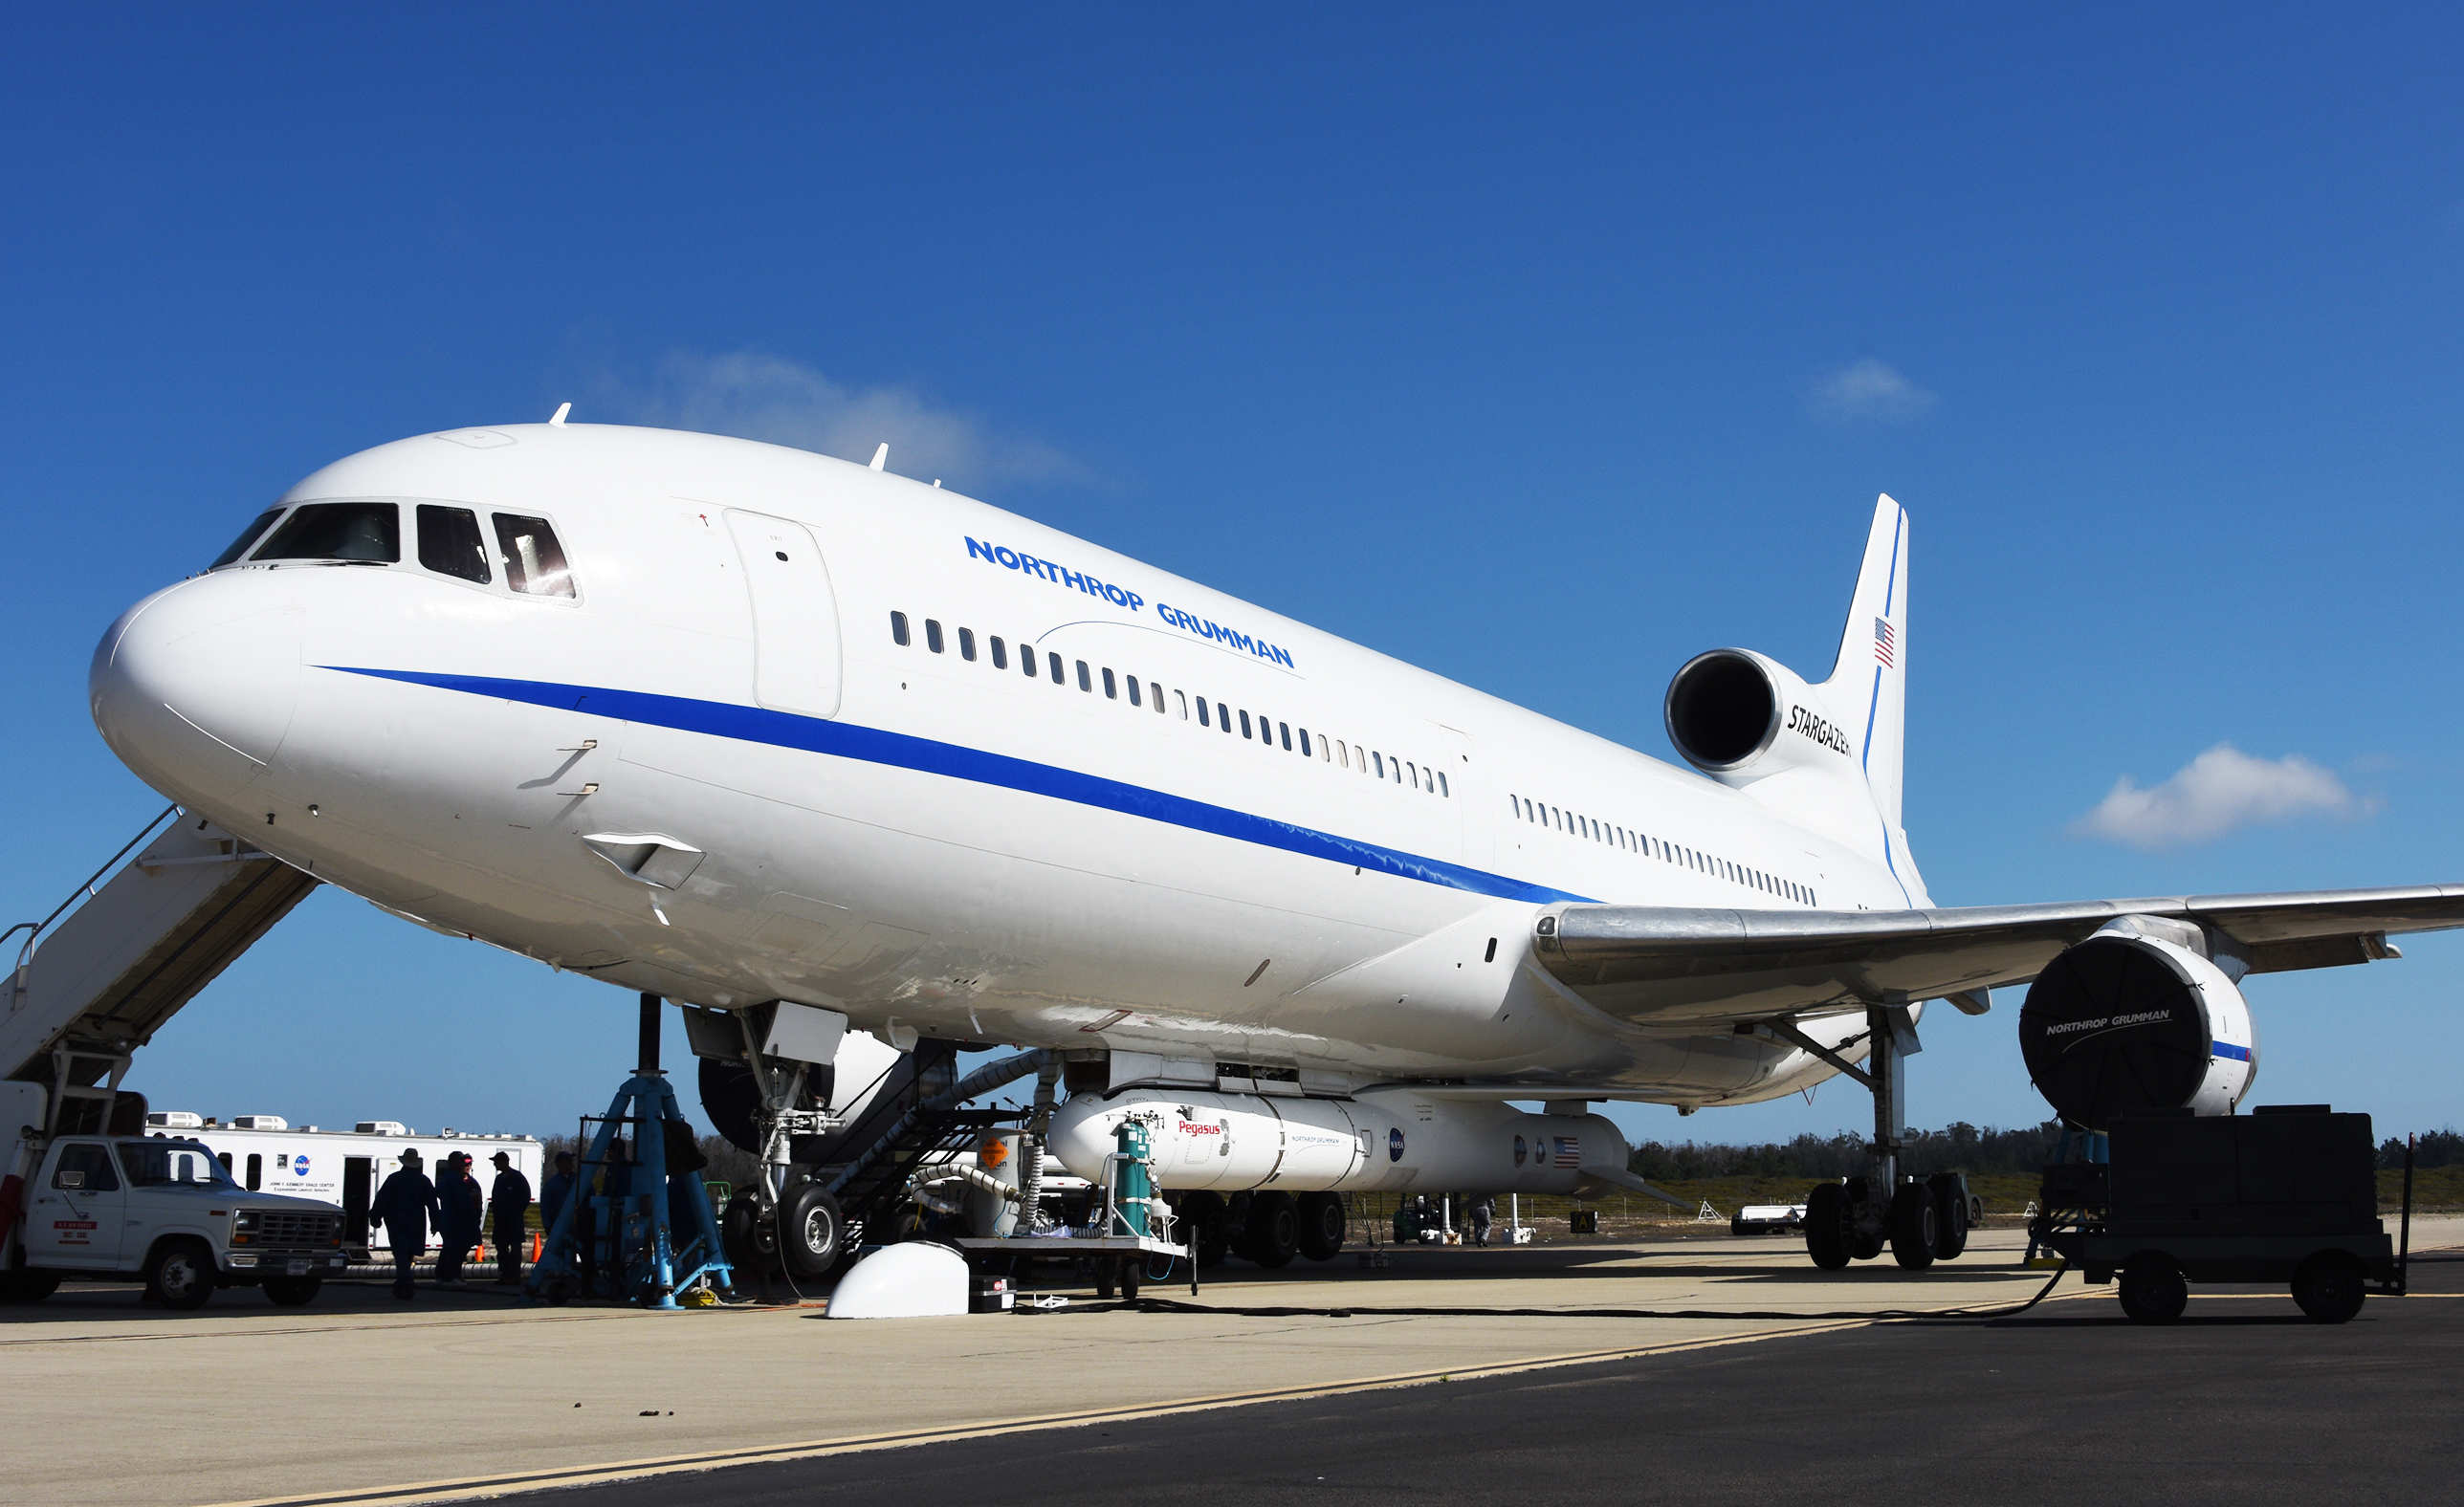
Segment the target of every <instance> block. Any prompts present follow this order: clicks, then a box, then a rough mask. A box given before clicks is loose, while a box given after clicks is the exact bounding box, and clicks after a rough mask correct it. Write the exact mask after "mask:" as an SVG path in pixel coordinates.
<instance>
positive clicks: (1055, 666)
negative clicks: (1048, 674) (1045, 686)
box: [1044, 651, 1067, 686]
mask: <svg viewBox="0 0 2464 1507" xmlns="http://www.w3.org/2000/svg"><path fill="white" fill-rule="evenodd" d="M1044 658H1045V663H1046V664H1047V666H1049V667H1050V669H1051V670H1052V684H1054V685H1056V686H1061V685H1067V681H1066V680H1065V679H1064V678H1063V676H1062V673H1061V656H1060V655H1058V654H1054V653H1051V652H1049V651H1047V652H1046V653H1045V656H1044Z"/></svg>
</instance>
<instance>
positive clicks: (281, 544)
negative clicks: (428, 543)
mask: <svg viewBox="0 0 2464 1507" xmlns="http://www.w3.org/2000/svg"><path fill="white" fill-rule="evenodd" d="M249 558H251V559H257V560H364V561H370V562H374V563H380V564H385V565H390V564H393V563H394V562H396V561H397V560H400V559H401V558H402V510H401V509H399V508H397V507H395V506H394V505H393V504H392V503H390V502H312V503H309V504H307V505H305V506H303V507H302V508H300V510H299V511H298V512H297V513H293V514H292V515H291V516H290V517H288V518H285V519H284V520H283V521H282V527H280V528H278V529H276V530H275V531H274V537H272V538H270V539H268V540H266V541H265V545H264V547H263V548H262V549H259V550H258V551H257V552H256V553H255V554H254V555H252V556H250V557H249Z"/></svg>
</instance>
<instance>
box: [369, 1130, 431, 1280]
mask: <svg viewBox="0 0 2464 1507" xmlns="http://www.w3.org/2000/svg"><path fill="white" fill-rule="evenodd" d="M368 1217H369V1218H371V1219H374V1220H377V1221H378V1222H380V1223H382V1224H383V1225H384V1226H385V1244H386V1245H388V1246H390V1247H391V1248H392V1249H393V1295H394V1296H395V1297H396V1298H400V1299H403V1300H408V1299H409V1298H410V1297H411V1296H412V1289H411V1285H410V1263H411V1262H413V1261H416V1260H418V1259H419V1258H420V1256H422V1255H424V1254H425V1253H426V1252H427V1250H428V1222H429V1220H430V1219H431V1218H432V1219H435V1220H437V1222H438V1223H439V1224H442V1223H443V1222H444V1221H443V1211H442V1210H441V1209H440V1208H439V1207H438V1205H437V1202H436V1185H435V1184H434V1183H431V1182H429V1180H428V1174H427V1173H426V1172H423V1171H421V1170H420V1169H419V1152H418V1151H417V1150H416V1149H406V1150H405V1151H404V1152H403V1153H402V1170H400V1171H398V1172H396V1173H394V1174H393V1175H392V1176H391V1177H388V1178H386V1179H385V1186H384V1187H383V1188H380V1189H378V1190H377V1196H376V1197H375V1198H374V1199H373V1200H371V1201H370V1202H369V1204H368Z"/></svg>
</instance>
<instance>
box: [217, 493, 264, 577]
mask: <svg viewBox="0 0 2464 1507" xmlns="http://www.w3.org/2000/svg"><path fill="white" fill-rule="evenodd" d="M280 516H282V510H281V509H280V508H268V509H266V510H265V511H264V512H263V513H258V514H257V515H256V521H255V522H254V523H252V524H250V525H249V526H248V527H247V528H245V529H242V530H241V531H240V535H239V537H238V538H235V539H233V540H231V548H230V549H227V550H225V551H223V552H222V553H221V554H220V555H217V556H215V557H214V562H213V563H212V564H211V565H209V566H207V567H206V569H208V570H220V569H222V568H223V567H224V566H226V565H228V564H230V563H231V561H233V560H235V559H237V558H239V557H241V556H243V555H245V554H247V553H248V547H249V546H250V545H252V544H253V543H255V542H256V541H257V540H259V539H261V538H263V537H265V531H266V530H268V529H270V528H272V527H274V520H275V519H276V518H278V517H280Z"/></svg>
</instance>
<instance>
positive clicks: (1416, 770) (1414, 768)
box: [1403, 763, 1420, 790]
mask: <svg viewBox="0 0 2464 1507" xmlns="http://www.w3.org/2000/svg"><path fill="white" fill-rule="evenodd" d="M1403 767H1404V768H1405V769H1406V770H1408V771H1410V772H1411V775H1412V777H1411V779H1410V780H1409V781H1407V783H1408V784H1410V785H1411V786H1412V788H1413V789H1415V790H1418V789H1419V787H1420V766H1419V765H1418V764H1412V763H1406V764H1405V765H1404V766H1403Z"/></svg>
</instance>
